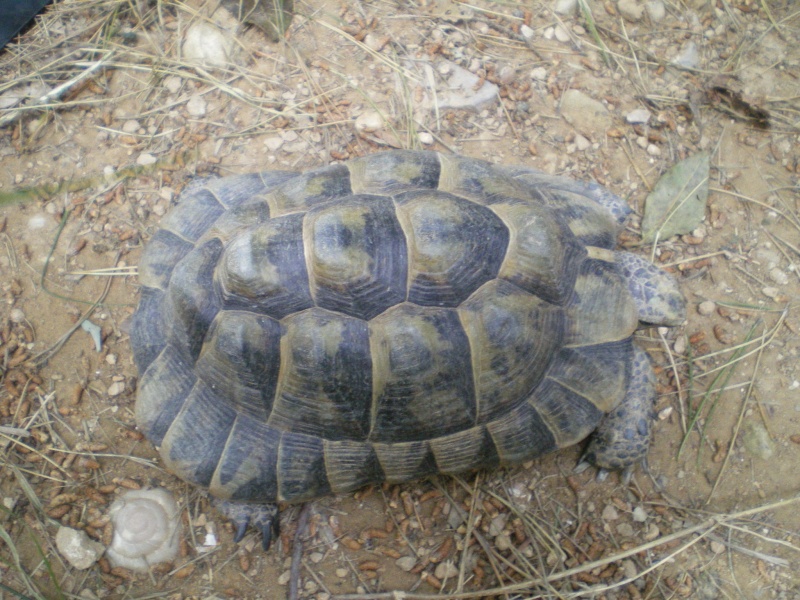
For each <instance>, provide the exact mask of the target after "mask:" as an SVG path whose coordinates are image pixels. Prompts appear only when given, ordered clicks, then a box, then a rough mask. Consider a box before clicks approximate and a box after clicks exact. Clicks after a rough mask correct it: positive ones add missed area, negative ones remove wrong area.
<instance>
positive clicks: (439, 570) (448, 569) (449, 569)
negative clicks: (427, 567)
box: [433, 560, 458, 581]
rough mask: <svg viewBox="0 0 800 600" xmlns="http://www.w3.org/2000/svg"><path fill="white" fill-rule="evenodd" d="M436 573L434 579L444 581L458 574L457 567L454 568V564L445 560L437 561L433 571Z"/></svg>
mask: <svg viewBox="0 0 800 600" xmlns="http://www.w3.org/2000/svg"><path fill="white" fill-rule="evenodd" d="M433 574H434V575H436V579H438V580H439V581H444V580H445V579H452V578H453V577H455V576H457V575H458V569H456V567H455V565H454V564H453V563H452V562H451V561H449V560H446V561H444V562H441V563H439V564H438V565H436V569H435V570H434V572H433Z"/></svg>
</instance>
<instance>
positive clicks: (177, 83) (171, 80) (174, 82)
mask: <svg viewBox="0 0 800 600" xmlns="http://www.w3.org/2000/svg"><path fill="white" fill-rule="evenodd" d="M182 85H183V79H181V78H180V77H178V76H177V75H170V76H169V77H165V78H164V87H165V88H167V91H168V92H169V93H170V94H177V93H178V92H179V91H180V90H181V86H182Z"/></svg>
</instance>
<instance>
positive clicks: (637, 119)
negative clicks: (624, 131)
mask: <svg viewBox="0 0 800 600" xmlns="http://www.w3.org/2000/svg"><path fill="white" fill-rule="evenodd" d="M625 120H626V121H627V122H628V123H631V124H636V123H647V122H648V121H649V120H650V111H649V110H647V109H646V108H637V109H636V110H632V111H631V112H629V113H628V114H627V115H625Z"/></svg>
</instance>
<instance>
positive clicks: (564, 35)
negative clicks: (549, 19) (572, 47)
mask: <svg viewBox="0 0 800 600" xmlns="http://www.w3.org/2000/svg"><path fill="white" fill-rule="evenodd" d="M554 33H555V36H556V39H557V40H558V41H559V42H562V43H566V42H568V41H569V40H570V37H569V32H568V31H567V30H566V29H564V28H563V27H562V26H561V25H556V28H555V31H554Z"/></svg>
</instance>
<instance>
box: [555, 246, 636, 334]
mask: <svg viewBox="0 0 800 600" xmlns="http://www.w3.org/2000/svg"><path fill="white" fill-rule="evenodd" d="M567 313H568V315H569V319H568V323H569V329H568V331H567V336H566V338H565V340H564V343H565V344H566V345H567V346H593V345H596V344H600V343H604V342H605V343H608V342H616V341H619V340H624V339H627V338H628V337H630V336H631V335H632V334H633V332H634V331H635V330H636V328H637V327H638V325H639V319H638V316H637V309H636V304H635V303H634V301H633V298H632V297H631V295H630V292H628V286H627V284H626V283H625V282H624V281H623V280H622V277H621V276H620V275H619V273H617V270H616V267H615V265H614V263H613V262H606V261H604V260H600V259H597V258H588V259H586V260H584V261H583V262H582V263H581V265H580V270H579V273H578V277H577V279H576V280H575V291H574V294H573V297H572V300H571V302H570V304H569V306H568V307H567Z"/></svg>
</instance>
